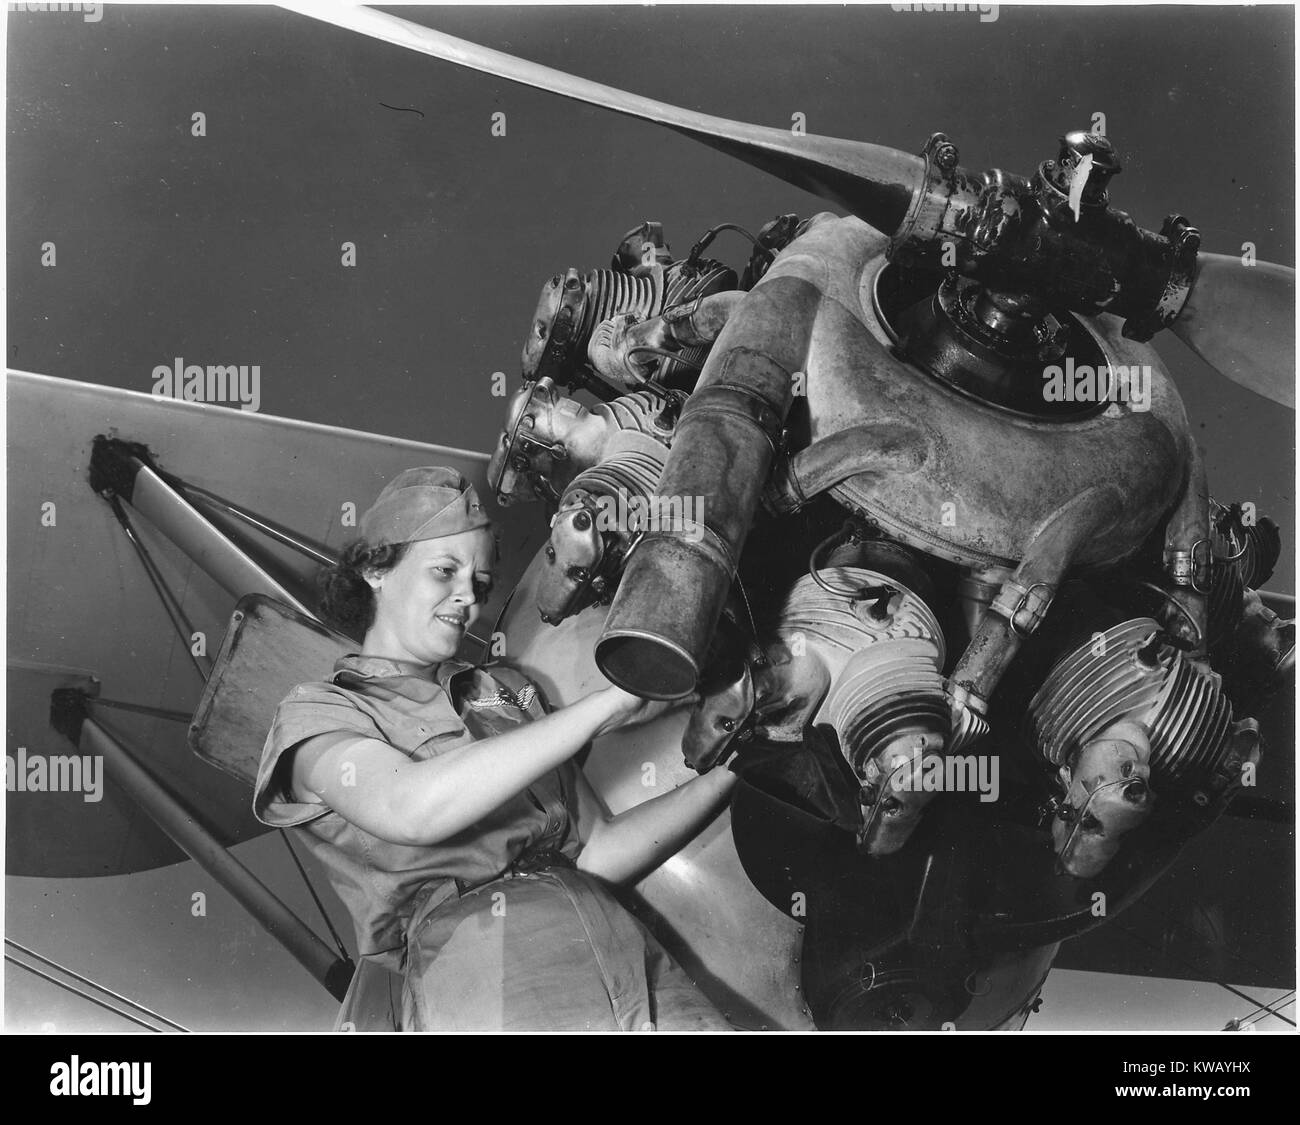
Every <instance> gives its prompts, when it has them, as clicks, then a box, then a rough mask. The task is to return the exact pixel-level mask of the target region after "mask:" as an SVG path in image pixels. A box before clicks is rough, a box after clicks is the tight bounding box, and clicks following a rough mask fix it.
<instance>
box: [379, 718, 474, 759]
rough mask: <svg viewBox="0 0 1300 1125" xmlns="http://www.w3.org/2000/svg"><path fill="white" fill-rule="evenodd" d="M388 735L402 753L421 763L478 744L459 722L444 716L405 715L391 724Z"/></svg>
mask: <svg viewBox="0 0 1300 1125" xmlns="http://www.w3.org/2000/svg"><path fill="white" fill-rule="evenodd" d="M385 734H386V735H387V736H388V741H390V742H391V743H392V744H393V745H394V746H396V747H397V748H398V749H399V750H401V751H402V753H404V754H409V755H410V756H411V757H412V758H415V759H418V760H421V761H423V760H424V759H426V758H434V757H437V756H438V755H439V754H441V753H443V752H444V751H446V750H450V749H452V747H454V746H463V745H464V744H465V743H467V742H473V741H474V739H473V736H472V735H471V734H470V732H469V731H468V729H466V727H465V724H464V723H462V722H461V721H460V720H459V719H453V718H444V717H442V716H424V717H422V716H417V715H403V716H401V717H400V718H394V720H393V721H392V722H391V723H390V724H388V729H387V730H386V731H385Z"/></svg>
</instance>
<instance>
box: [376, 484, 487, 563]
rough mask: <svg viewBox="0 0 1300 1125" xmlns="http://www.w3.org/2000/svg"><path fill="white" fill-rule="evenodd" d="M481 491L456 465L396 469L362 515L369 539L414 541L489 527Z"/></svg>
mask: <svg viewBox="0 0 1300 1125" xmlns="http://www.w3.org/2000/svg"><path fill="white" fill-rule="evenodd" d="M491 524H492V521H491V520H490V519H488V516H487V513H486V512H485V511H484V510H483V505H482V503H481V502H480V501H479V498H478V493H477V492H475V491H474V486H473V485H472V484H470V483H469V481H467V480H466V479H465V478H464V477H463V476H461V475H460V473H458V472H457V471H456V470H455V469H447V468H443V467H441V466H434V465H425V466H422V467H421V468H418V469H407V470H405V471H404V472H401V473H398V474H397V476H395V477H394V478H393V479H392V480H391V481H389V482H388V483H387V484H386V485H384V490H383V492H381V493H380V494H379V498H378V499H377V500H376V501H375V502H374V504H372V505H371V506H370V508H369V509H368V510H367V511H366V514H365V515H363V516H362V517H361V525H360V527H359V528H358V529H357V530H358V531H359V533H360V535H361V538H362V539H364V540H365V541H366V542H367V543H370V544H372V545H374V546H376V547H378V546H382V545H384V544H386V543H415V542H418V541H419V540H421V539H439V538H441V537H442V536H444V535H455V534H457V533H458V532H461V531H470V530H472V529H473V528H476V527H490V526H491Z"/></svg>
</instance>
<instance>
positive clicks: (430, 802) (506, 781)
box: [308, 691, 618, 844]
mask: <svg viewBox="0 0 1300 1125" xmlns="http://www.w3.org/2000/svg"><path fill="white" fill-rule="evenodd" d="M617 707H618V702H617V700H616V699H614V698H612V697H611V695H610V694H609V693H608V692H605V691H599V692H595V693H593V694H592V695H589V696H586V697H585V698H583V699H580V700H578V701H577V702H576V703H573V704H571V705H569V706H568V707H565V708H563V709H561V710H559V711H555V712H553V713H552V714H550V715H546V716H545V717H543V718H541V719H538V720H537V721H536V722H532V723H528V724H526V725H523V726H520V727H517V728H516V729H514V730H511V731H508V732H506V733H504V734H499V735H494V736H493V737H491V738H485V739H482V740H480V741H478V742H471V743H467V744H466V745H464V746H458V747H456V748H455V749H453V750H448V751H447V752H446V753H444V754H440V755H438V756H437V757H436V758H430V759H428V760H426V761H419V762H412V761H409V760H400V759H397V758H395V757H394V755H393V754H392V753H391V748H386V749H387V750H389V751H390V752H389V753H388V754H386V755H383V756H370V755H367V754H366V753H364V750H363V749H362V748H364V747H365V745H366V744H365V743H361V744H359V745H358V746H357V748H356V749H349V748H347V747H341V748H340V749H339V750H338V751H336V752H334V753H331V754H327V755H326V756H324V757H322V758H321V759H320V760H319V761H318V762H317V763H316V765H315V766H314V767H313V769H312V771H311V773H310V775H309V778H308V784H309V786H310V787H311V789H312V790H313V791H315V792H316V793H319V794H320V795H321V797H322V798H323V800H324V801H325V803H327V804H329V805H330V806H331V807H333V808H334V809H336V810H337V811H338V812H340V813H341V814H342V815H343V816H345V817H346V818H347V819H349V820H352V821H353V822H354V823H356V824H359V825H360V826H361V827H363V828H365V829H366V830H367V831H370V832H373V833H374V834H375V835H376V836H379V837H380V838H381V839H385V840H390V841H392V842H393V843H402V844H436V843H438V842H439V841H441V840H445V839H447V838H448V837H449V836H454V835H455V834H456V833H457V832H460V831H462V830H463V829H465V828H468V827H469V826H470V825H472V824H475V823H476V822H478V821H479V820H481V819H482V818H483V817H484V816H486V815H487V814H488V813H490V812H491V811H492V810H493V809H495V808H498V807H500V806H501V804H503V803H504V802H505V801H507V800H509V799H510V798H511V797H513V796H514V795H515V794H516V793H519V792H520V791H521V790H523V789H524V788H525V787H527V786H528V785H530V784H532V783H533V782H534V781H536V780H537V779H538V778H539V777H541V776H542V775H543V774H545V773H546V772H547V771H548V770H552V769H554V768H555V767H556V766H558V765H559V764H560V763H561V762H563V761H565V760H566V759H568V758H570V757H572V756H573V755H574V754H575V753H577V752H578V750H580V749H581V748H582V747H583V746H584V745H585V744H586V743H587V742H588V741H590V740H591V739H592V738H594V737H596V736H598V735H599V734H600V733H601V732H602V731H603V730H604V729H605V728H606V727H607V726H608V724H609V723H610V722H611V721H613V718H614V716H615V715H616V713H617ZM383 745H384V744H376V748H377V749H378V748H379V747H383Z"/></svg>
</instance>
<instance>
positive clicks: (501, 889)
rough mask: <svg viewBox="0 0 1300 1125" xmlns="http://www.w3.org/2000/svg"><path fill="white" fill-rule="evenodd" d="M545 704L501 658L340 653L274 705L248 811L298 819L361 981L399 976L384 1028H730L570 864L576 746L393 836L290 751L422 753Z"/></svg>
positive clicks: (577, 844) (486, 732) (271, 819)
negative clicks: (484, 800)
mask: <svg viewBox="0 0 1300 1125" xmlns="http://www.w3.org/2000/svg"><path fill="white" fill-rule="evenodd" d="M453 700H455V701H456V702H455V705H453V702H452V701H453ZM545 713H546V710H545V707H544V705H543V702H542V700H541V699H540V698H539V697H538V694H537V690H536V688H535V687H534V685H533V684H531V683H530V682H529V681H528V680H527V679H526V678H525V677H524V676H523V675H521V674H520V673H519V672H518V671H517V670H515V669H513V668H509V667H507V666H504V665H496V666H494V667H493V668H492V669H491V670H489V669H486V668H479V667H475V666H472V665H469V664H466V663H464V662H460V661H444V662H443V663H442V664H439V665H437V666H428V665H418V664H412V663H408V662H405V661H395V660H389V659H386V658H381V657H372V656H358V655H350V656H344V657H341V658H340V659H339V660H338V662H337V663H336V664H335V667H334V675H333V677H332V679H331V680H330V681H329V682H326V683H311V684H302V685H299V686H298V687H297V688H295V689H294V690H293V692H291V693H290V694H289V695H288V696H287V697H286V698H285V699H284V700H283V701H282V702H281V703H280V706H279V708H278V709H277V711H276V716H275V721H274V723H273V724H272V727H271V731H270V733H269V734H268V735H267V739H266V744H265V746H264V748H263V751H262V761H261V766H260V768H259V771H258V777H257V782H256V787H255V790H254V798H253V808H254V812H255V813H256V815H257V817H258V818H259V819H260V820H261V821H263V822H264V823H266V824H272V825H275V826H277V827H282V826H289V825H292V826H296V827H299V828H301V829H302V830H303V832H304V834H305V837H306V841H307V844H308V846H309V847H310V848H311V850H312V851H313V853H314V854H315V855H316V856H317V858H318V859H319V860H320V861H321V863H322V864H323V865H324V866H325V868H326V871H327V872H328V874H329V877H330V879H331V882H332V883H333V885H334V887H335V890H336V891H337V892H338V894H339V897H340V898H341V899H342V900H343V902H344V903H345V904H346V905H347V907H348V909H349V911H350V912H351V914H352V918H353V921H354V924H355V926H356V933H357V948H358V952H359V954H360V956H361V960H362V964H361V965H359V966H358V976H357V980H356V981H355V982H354V990H352V991H354V992H355V991H357V990H359V989H361V988H363V987H365V986H366V985H367V984H373V983H374V981H375V979H376V977H379V976H381V975H382V974H380V973H378V972H377V970H378V969H380V968H382V969H384V970H389V971H392V972H396V973H400V974H401V978H402V987H401V994H400V999H399V998H397V997H393V999H392V1001H391V1007H392V1008H393V1009H394V1011H393V1017H394V1018H392V1019H391V1021H388V1022H389V1023H390V1026H394V1025H395V1026H400V1027H401V1028H402V1029H404V1030H415V1031H434V1030H437V1031H486V1030H610V1031H613V1030H623V1031H638V1030H655V1029H660V1030H729V1025H728V1024H727V1023H726V1021H725V1020H724V1019H723V1018H722V1016H721V1014H720V1013H719V1012H718V1011H717V1009H716V1008H714V1007H713V1005H712V1004H710V1003H709V1001H708V1000H707V999H706V998H705V997H704V995H703V994H702V993H701V992H700V991H699V990H698V989H697V988H696V987H695V985H694V984H693V983H692V982H691V981H690V979H689V978H688V977H687V976H686V974H685V972H684V971H683V970H682V969H681V967H680V966H679V965H677V963H676V962H675V961H673V960H672V958H671V957H669V955H668V954H667V953H666V952H665V951H664V949H663V948H662V947H661V946H660V945H659V943H658V942H657V941H655V939H654V938H653V937H652V936H651V935H650V933H649V932H648V931H647V930H646V929H645V927H644V926H642V925H641V923H640V922H638V921H637V920H636V919H634V918H633V917H632V916H631V915H630V914H629V913H628V912H627V911H626V910H625V909H624V908H623V907H622V906H621V905H620V904H619V903H618V901H617V900H616V899H615V898H614V896H613V895H612V894H611V893H610V891H609V889H608V888H607V887H606V886H605V884H603V883H602V882H601V881H600V880H599V879H597V878H596V877H594V876H591V875H588V874H586V873H585V872H581V871H578V870H577V869H576V867H575V866H574V861H575V860H576V859H577V857H578V854H579V853H580V852H581V850H582V842H581V841H580V839H579V838H578V835H577V832H576V829H575V827H574V825H573V822H572V818H571V816H570V810H572V809H575V808H576V807H577V794H576V770H577V766H576V765H575V763H574V762H573V761H572V760H570V761H566V762H565V763H564V764H563V765H561V766H559V767H558V768H557V769H554V770H551V771H550V772H549V773H547V774H545V775H543V776H542V777H540V778H538V779H537V780H536V781H535V782H533V783H532V785H530V786H529V787H528V788H527V789H525V790H524V791H523V792H521V793H519V794H517V795H515V796H514V797H512V798H510V799H509V800H507V801H506V802H505V803H503V804H502V805H501V806H500V807H499V808H497V809H495V810H494V811H493V812H491V813H489V814H488V815H487V816H486V817H484V818H483V819H482V820H481V821H479V822H478V823H477V824H475V825H472V826H471V827H469V828H467V829H465V830H463V831H462V832H459V833H457V834H456V835H454V836H452V837H449V838H448V839H446V840H443V841H441V842H440V843H438V844H434V845H431V846H412V845H404V844H394V843H390V842H389V841H386V840H381V839H379V838H378V837H376V836H373V835H371V834H370V833H368V832H366V831H364V830H363V829H361V828H358V827H357V826H356V825H354V824H351V823H350V822H349V821H347V820H344V818H343V817H342V816H340V815H339V814H338V813H336V812H334V811H332V810H331V809H329V808H328V807H327V806H325V805H323V804H311V803H304V802H297V801H294V800H292V798H291V795H290V794H289V792H288V788H289V787H288V776H289V771H288V768H287V766H288V761H287V760H285V757H284V756H285V754H286V752H287V751H289V750H292V749H293V748H294V747H296V746H298V745H299V744H301V743H302V742H303V741H304V740H305V739H308V738H313V737H316V736H318V735H323V734H335V735H337V736H338V737H339V738H340V739H355V738H378V739H381V740H383V741H384V742H387V743H388V744H389V745H391V746H393V747H395V748H396V749H398V750H400V751H402V752H403V753H404V754H407V755H408V756H409V757H411V758H412V759H414V760H417V761H422V760H425V759H428V758H432V757H434V756H436V755H438V754H440V753H445V752H446V751H447V750H449V749H452V748H453V747H456V746H462V745H464V744H466V743H468V742H472V741H475V740H477V739H481V738H487V737H491V736H492V735H494V734H499V733H502V732H504V731H506V730H509V729H511V728H513V727H516V726H518V725H520V724H522V723H527V722H530V721H532V720H533V719H536V718H540V717H541V716H543V715H544V714H545ZM363 974H365V975H364V976H363ZM350 995H351V992H350ZM351 1006H352V1005H349V1003H348V1002H347V1001H345V1007H344V1012H343V1013H341V1014H340V1023H342V1022H344V1021H345V1017H347V1016H348V1015H349V1009H350V1007H351ZM397 1009H400V1015H399V1014H398V1011H397Z"/></svg>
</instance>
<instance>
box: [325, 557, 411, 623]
mask: <svg viewBox="0 0 1300 1125" xmlns="http://www.w3.org/2000/svg"><path fill="white" fill-rule="evenodd" d="M408 547H410V544H409V543H386V544H384V545H383V546H381V547H375V546H372V545H371V544H369V543H367V542H366V541H365V540H364V539H357V540H354V541H353V542H351V543H349V544H348V545H347V546H346V547H345V548H344V549H343V554H342V555H341V556H340V558H339V561H338V562H337V563H335V564H334V566H331V567H325V568H323V569H322V570H321V571H320V574H319V575H318V576H317V582H318V584H319V586H320V591H321V602H320V610H321V616H323V617H324V618H325V620H326V622H328V623H329V624H330V625H331V626H333V627H334V628H335V629H337V630H339V632H341V633H346V634H347V635H348V636H350V637H354V638H356V639H357V640H361V639H362V638H363V637H364V636H365V635H366V632H367V631H368V630H369V628H370V626H371V625H373V624H374V621H375V592H374V590H372V589H371V588H370V583H368V582H367V581H366V580H365V577H364V576H363V574H362V572H363V571H366V570H378V571H384V570H392V569H393V567H395V566H396V565H397V564H398V563H399V562H401V561H402V556H403V555H405V554H406V551H407V548H408Z"/></svg>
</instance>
